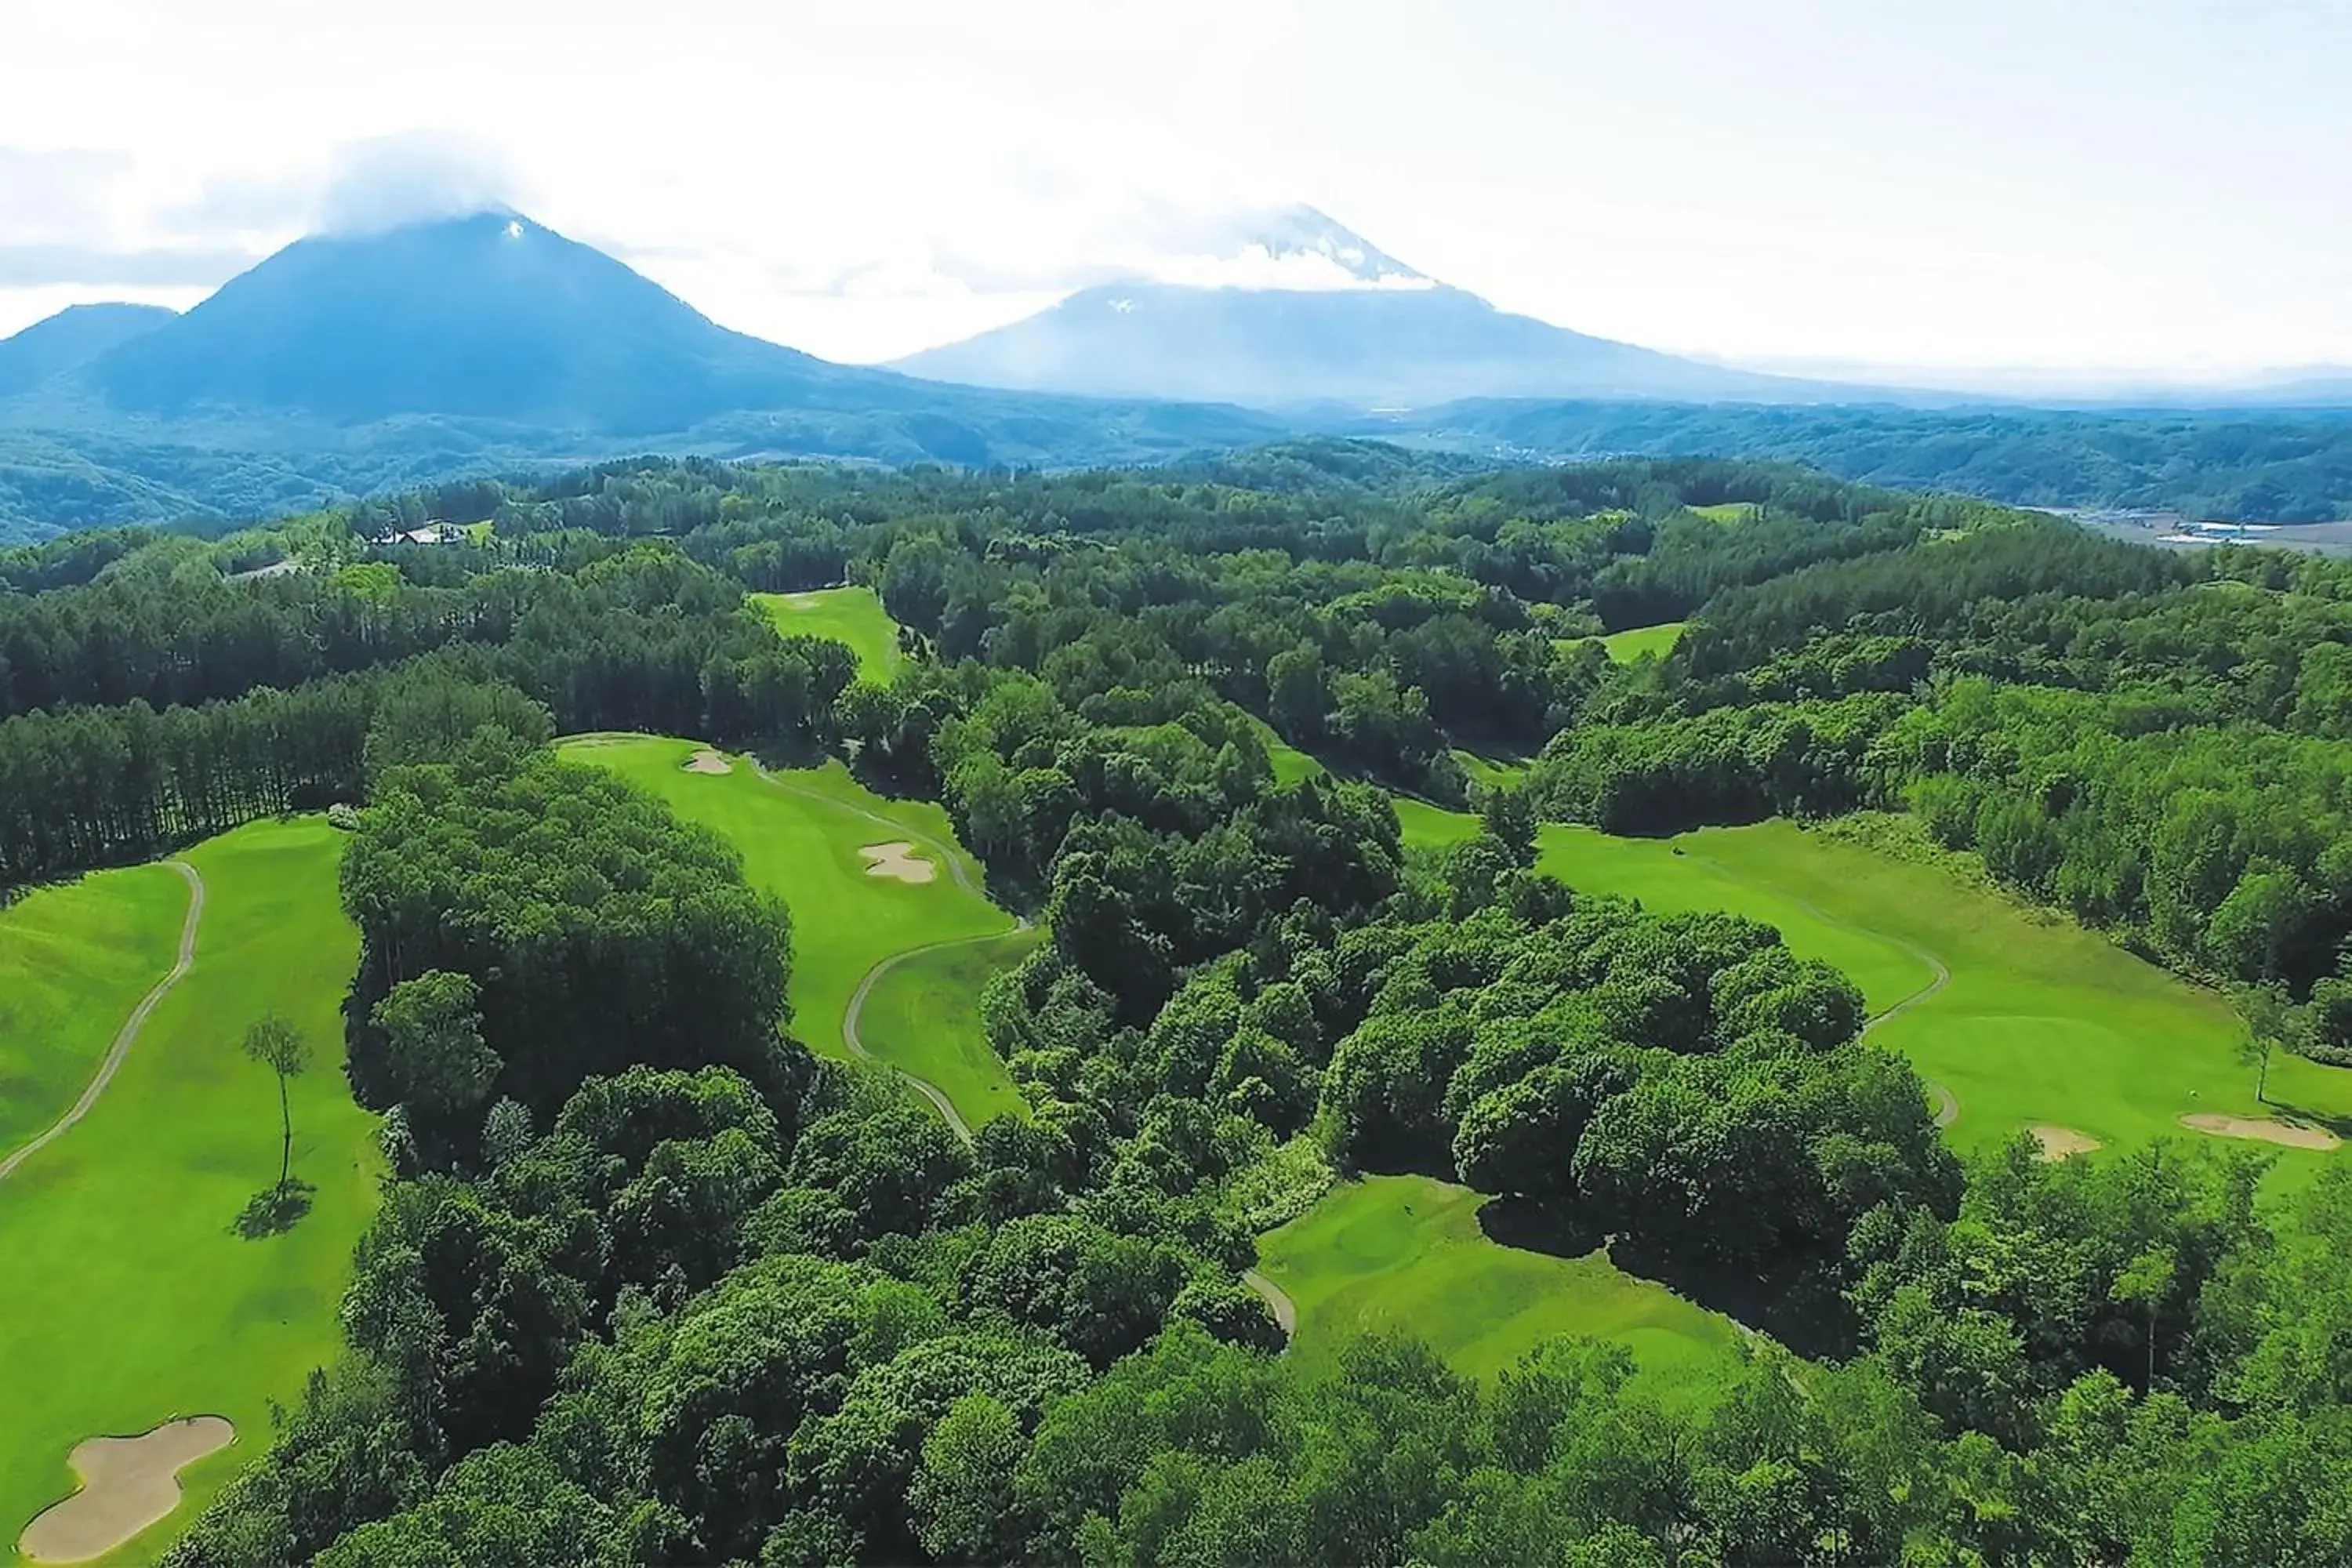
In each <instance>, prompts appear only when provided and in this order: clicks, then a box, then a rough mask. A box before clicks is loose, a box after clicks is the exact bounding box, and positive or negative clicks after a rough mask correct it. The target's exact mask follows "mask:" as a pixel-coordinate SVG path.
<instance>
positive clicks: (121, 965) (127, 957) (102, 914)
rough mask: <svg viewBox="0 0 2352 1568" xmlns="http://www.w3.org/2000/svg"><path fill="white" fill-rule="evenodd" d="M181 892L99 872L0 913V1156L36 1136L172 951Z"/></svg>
mask: <svg viewBox="0 0 2352 1568" xmlns="http://www.w3.org/2000/svg"><path fill="white" fill-rule="evenodd" d="M187 909H188V885H187V884H186V883H185V882H184V881H183V880H181V879H180V874H179V873H178V872H177V871H174V870H173V869H172V868H170V867H168V866H163V865H153V866H134V867H131V868H129V869H127V870H121V871H101V872H100V873H98V874H97V875H95V876H90V877H84V878H83V879H80V880H79V881H78V882H72V883H68V884H66V885H64V886H60V887H54V888H42V889H37V890H36V891H34V892H32V893H29V894H27V895H26V896H25V897H24V898H22V899H19V900H16V902H15V903H12V904H10V905H8V906H7V907H6V908H5V909H0V1155H5V1154H6V1153H7V1152H9V1151H10V1150H12V1149H14V1148H16V1147H17V1146H18V1145H19V1144H21V1143H23V1142H25V1141H26V1140H27V1139H29V1138H31V1137H32V1136H33V1135H34V1134H35V1133H37V1132H38V1131H41V1129H43V1128H45V1127H47V1126H48V1125H49V1124H50V1123H51V1122H53V1121H56V1120H57V1119H58V1117H59V1116H61V1115H63V1114H64V1113H65V1111H66V1109H67V1108H68V1106H70V1105H72V1104H73V1102H74V1100H75V1099H76V1098H77V1097H78V1096H79V1094H80V1093H81V1091H82V1089H83V1087H84V1086H85V1085H87V1084H88V1083H89V1079H90V1076H91V1075H92V1074H93V1073H95V1072H96V1071H97V1070H98V1066H99V1063H100V1060H101V1059H102V1058H104V1057H105V1055H106V1050H107V1047H108V1046H110V1045H111V1044H112V1043H113V1040H114V1036H115V1031H117V1030H118V1029H120V1028H121V1027H122V1025H123V1021H124V1020H125V1019H127V1018H129V1017H130V1016H131V1009H133V1008H134V1007H136V1006H138V1005H139V999H140V998H141V997H142V996H144V995H145V994H147V990H148V988H149V987H150V986H152V985H153V984H155V982H157V981H158V980H161V979H162V978H163V976H164V975H165V974H166V973H169V972H170V970H171V967H172V961H173V958H174V957H175V956H176V955H177V953H178V952H179V942H180V925H181V921H183V920H184V918H185V916H186V914H187Z"/></svg>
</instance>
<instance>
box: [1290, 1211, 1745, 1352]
mask: <svg viewBox="0 0 2352 1568" xmlns="http://www.w3.org/2000/svg"><path fill="white" fill-rule="evenodd" d="M1487 1201H1488V1200H1487V1198H1486V1196H1485V1195H1484V1194H1479V1193H1475V1192H1472V1191H1471V1190H1470V1189H1469V1188H1467V1187H1460V1186H1455V1185H1454V1184H1452V1183H1450V1182H1440V1181H1436V1180H1433V1179H1432V1178H1430V1177H1428V1176H1367V1177H1364V1178H1363V1179H1361V1180H1360V1181H1353V1182H1349V1183H1346V1184H1342V1185H1340V1186H1339V1187H1335V1188H1333V1189H1332V1190H1331V1192H1330V1193H1328V1194H1326V1195H1325V1196H1324V1198H1323V1199H1322V1201H1321V1202H1319V1203H1318V1204H1317V1205H1315V1206H1314V1207H1313V1208H1312V1209H1309V1210H1308V1211H1307V1213H1306V1214H1304V1215H1300V1216H1299V1217H1298V1218H1297V1219H1295V1220H1292V1221H1291V1222H1290V1223H1289V1224H1287V1225H1286V1226H1280V1227H1279V1228H1277V1229H1275V1230H1271V1231H1268V1232H1267V1233H1266V1234H1265V1236H1263V1237H1259V1239H1258V1258H1259V1263H1258V1268H1260V1270H1261V1271H1262V1272H1264V1273H1265V1275H1266V1276H1267V1277H1268V1278H1269V1279H1272V1280H1273V1281H1274V1282H1275V1283H1276V1285H1278V1286H1279V1287H1281V1288H1282V1289H1283V1290H1284V1291H1286V1293H1287V1294H1288V1295H1289V1296H1290V1298H1291V1300H1293V1301H1295V1302H1296V1303H1297V1307H1298V1332H1297V1337H1296V1338H1295V1339H1294V1340H1293V1341H1292V1349H1293V1352H1294V1353H1296V1354H1297V1355H1299V1356H1300V1357H1302V1358H1305V1359H1307V1360H1308V1361H1310V1362H1311V1361H1316V1360H1318V1359H1324V1358H1328V1357H1329V1356H1330V1355H1332V1354H1333V1353H1335V1352H1336V1351H1337V1350H1338V1348H1339V1346H1340V1345H1341V1344H1343V1343H1344V1342H1346V1341H1347V1340H1348V1339H1349V1337H1351V1336H1353V1335H1355V1334H1358V1333H1362V1332H1366V1331H1372V1330H1381V1329H1398V1330H1403V1331H1408V1332H1411V1333H1412V1334H1415V1335H1417V1336H1418V1337H1420V1338H1421V1339H1423V1340H1425V1341H1427V1342H1428V1343H1429V1344H1430V1346H1431V1347H1432V1348H1433V1349H1434V1350H1435V1351H1437V1352H1438V1353H1439V1354H1441V1355H1443V1356H1444V1358H1445V1360H1446V1362H1447V1363H1448V1364H1449V1365H1451V1366H1453V1367H1454V1369H1455V1370H1456V1371H1458V1372H1462V1373H1467V1374H1470V1375H1472V1376H1478V1377H1487V1376H1492V1375H1493V1374H1494V1373H1496V1372H1499V1371H1501V1370H1502V1369H1503V1368H1505V1367H1507V1366H1509V1365H1510V1364H1512V1363H1514V1362H1516V1361H1517V1359H1518V1358H1519V1357H1520V1355H1522V1354H1523V1353H1525V1352H1527V1351H1528V1349H1530V1348H1531V1347H1533V1346H1534V1345H1535V1344H1536V1343H1537V1342H1539V1341H1542V1340H1547V1339H1551V1338H1554V1337H1556V1336H1558V1335H1561V1334H1590V1335H1592V1336H1595V1337H1597V1338H1602V1339H1611V1340H1615V1341H1617V1342H1619V1343H1621V1344H1623V1345H1624V1346H1626V1348H1628V1349H1629V1350H1631V1351H1632V1352H1633V1355H1634V1358H1635V1359H1636V1360H1637V1361H1638V1362H1639V1363H1641V1366H1642V1374H1643V1380H1644V1382H1645V1383H1646V1384H1649V1385H1651V1386H1652V1387H1653V1388H1654V1390H1655V1391H1656V1392H1658V1393H1659V1394H1661V1395H1662V1396H1665V1397H1696V1396H1697V1395H1698V1394H1700V1393H1701V1391H1703V1390H1704V1389H1705V1388H1706V1386H1707V1385H1708V1384H1710V1383H1713V1382H1717V1381H1719V1379H1720V1374H1721V1373H1722V1370H1723V1367H1724V1364H1725V1363H1727V1361H1728V1360H1729V1359H1730V1358H1731V1357H1732V1355H1733V1354H1734V1353H1735V1351H1736V1347H1737V1346H1738V1342H1739V1335H1740V1330H1739V1327H1738V1325H1737V1324H1736V1323H1734V1322H1732V1321H1731V1320H1730V1319H1728V1318H1726V1317H1723V1316H1721V1315H1720V1314H1718V1313H1715V1312H1710V1311H1707V1310H1706V1309H1704V1308H1701V1307H1697V1306H1694V1305H1693V1304H1691V1303H1690V1302H1688V1301H1686V1300H1683V1299H1682V1298H1681V1297H1680V1296H1677V1295H1675V1293H1674V1292H1673V1291H1671V1290H1669V1289H1666V1288H1665V1287H1664V1286H1663V1285H1657V1284H1654V1283H1652V1282H1650V1281H1648V1280H1645V1279H1634V1278H1633V1276H1631V1275H1628V1274H1625V1273H1623V1272H1622V1271H1620V1270H1619V1269H1618V1268H1617V1267H1616V1266H1615V1265H1613V1264H1612V1263H1611V1262H1610V1261H1609V1259H1608V1258H1607V1257H1605V1256H1604V1255H1602V1254H1601V1253H1597V1252H1595V1253H1591V1254H1588V1255H1586V1256H1585V1257H1582V1258H1557V1257H1553V1256H1552V1255H1550V1254H1549V1253H1542V1252H1530V1251H1528V1250H1526V1249H1524V1248H1521V1247H1507V1246H1504V1245H1502V1244H1500V1243H1498V1242H1495V1241H1492V1240H1489V1239H1488V1238H1487V1237H1486V1233H1485V1232H1484V1231H1483V1230H1481V1229H1480V1228H1479V1225H1478V1211H1479V1209H1480V1208H1482V1207H1483V1206H1485V1205H1486V1203H1487Z"/></svg>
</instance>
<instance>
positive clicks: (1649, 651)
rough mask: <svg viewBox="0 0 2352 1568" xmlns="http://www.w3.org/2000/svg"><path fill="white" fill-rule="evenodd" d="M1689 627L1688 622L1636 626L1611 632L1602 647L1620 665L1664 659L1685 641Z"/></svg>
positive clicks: (1602, 641)
mask: <svg viewBox="0 0 2352 1568" xmlns="http://www.w3.org/2000/svg"><path fill="white" fill-rule="evenodd" d="M1689 627H1690V623H1689V622H1688V621H1668V622H1666V623H1665V624H1664V625H1663V626H1634V627H1633V628H1631V629H1630V630H1627V631H1622V632H1611V633H1610V634H1609V635H1608V636H1607V637H1602V638H1601V647H1605V648H1607V649H1608V650H1609V657H1610V658H1611V659H1612V660H1613V661H1615V662H1616V663H1618V664H1632V663H1633V662H1634V661H1635V660H1637V659H1643V658H1665V657H1666V655H1668V654H1670V653H1672V652H1674V651H1675V644H1676V643H1678V642H1680V641H1682V640H1683V633H1684V632H1685V631H1686V630H1688V629H1689Z"/></svg>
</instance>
